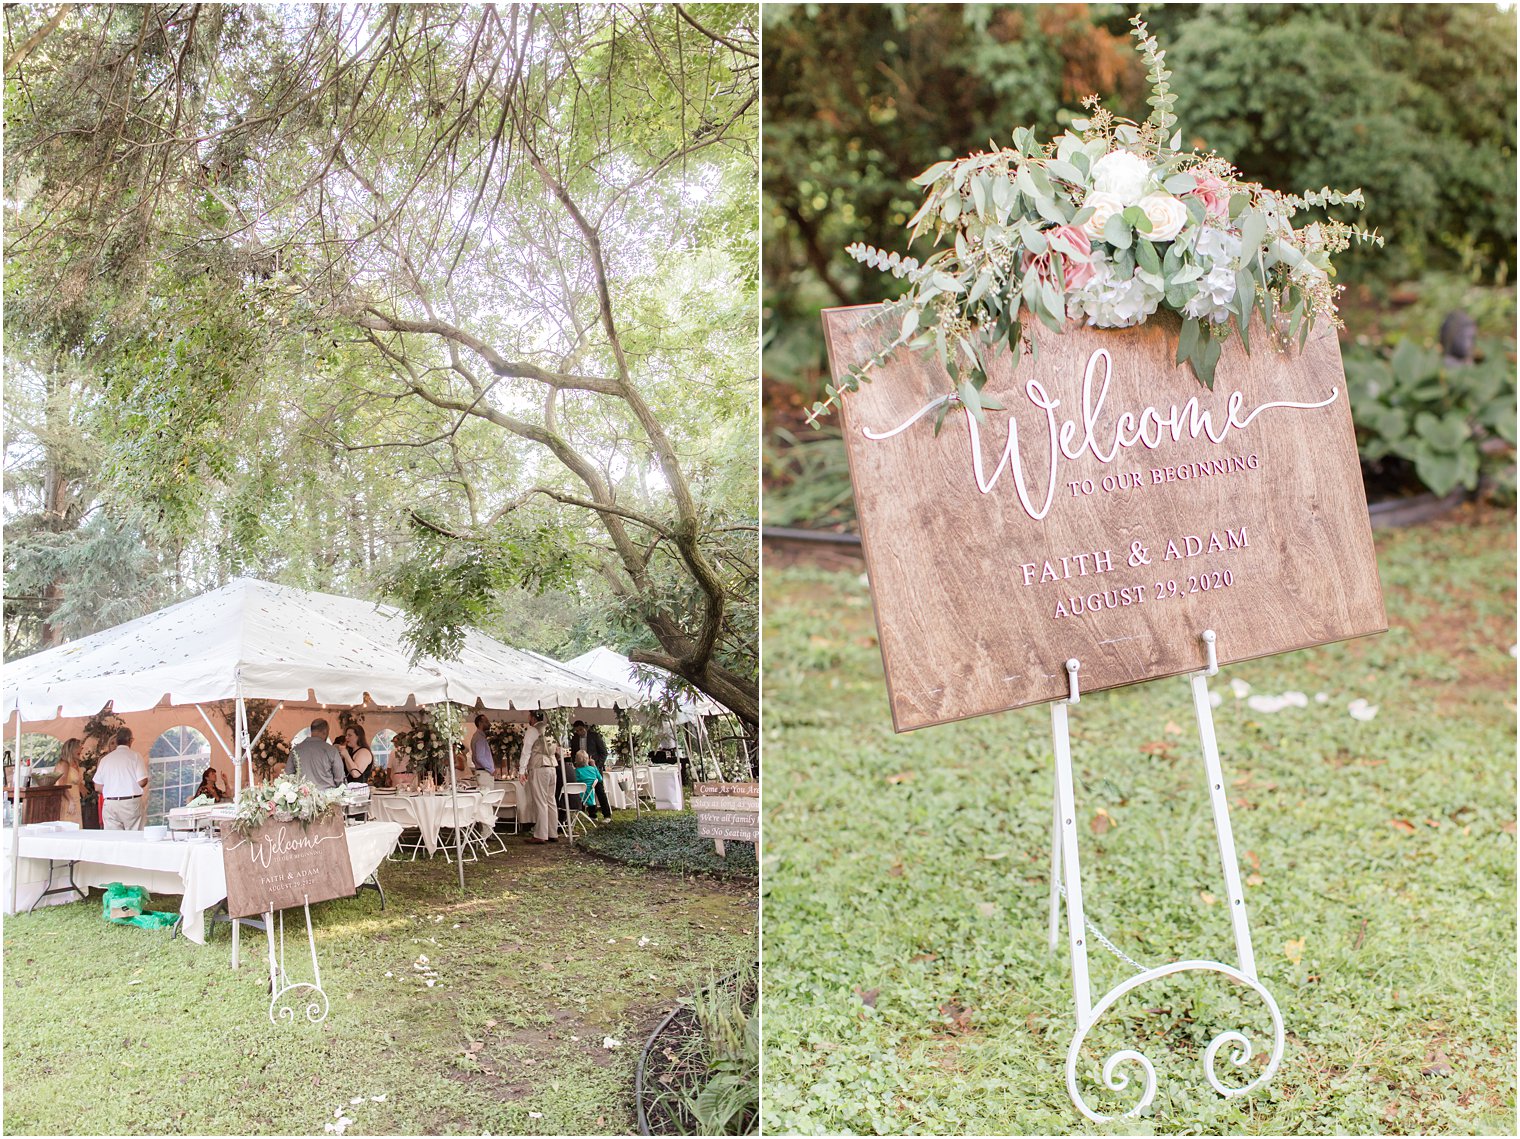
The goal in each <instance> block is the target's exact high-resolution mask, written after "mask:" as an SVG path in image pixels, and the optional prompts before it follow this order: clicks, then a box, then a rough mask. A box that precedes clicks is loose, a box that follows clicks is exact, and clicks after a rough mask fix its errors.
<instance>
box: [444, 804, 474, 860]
mask: <svg viewBox="0 0 1520 1139" xmlns="http://www.w3.org/2000/svg"><path fill="white" fill-rule="evenodd" d="M482 797H483V796H482V795H481V793H480V792H479V791H470V792H460V793H459V794H458V796H457V798H456V800H455V803H454V806H453V809H452V810H451V811H450V812H449V813H448V814H447V815H445V816H444V822H443V823H442V824H441V825H440V826H439V828H438V846H439V849H441V850H442V851H443V857H444V858H445V859H446V860H447V861H449V862H453V861H454V842H455V838H454V832H455V831H459V832H461V833H460V835H459V839H458V841H459V860H460V861H461V862H477V861H479V858H478V857H477V856H476V854H475V844H474V842H473V841H472V840H471V836H472V835H473V834H474V833H475V824H476V823H477V822H478V821H479V819H480V806H481V799H482ZM444 831H448V832H449V834H448V835H447V837H445V835H444Z"/></svg>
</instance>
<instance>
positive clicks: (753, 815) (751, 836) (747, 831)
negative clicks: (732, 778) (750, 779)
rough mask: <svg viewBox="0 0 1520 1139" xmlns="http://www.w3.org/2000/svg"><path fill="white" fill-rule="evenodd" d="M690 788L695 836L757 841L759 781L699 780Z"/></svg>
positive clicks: (758, 832)
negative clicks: (695, 816) (694, 813)
mask: <svg viewBox="0 0 1520 1139" xmlns="http://www.w3.org/2000/svg"><path fill="white" fill-rule="evenodd" d="M693 791H694V792H695V794H694V795H693V796H692V800H691V808H692V810H693V811H695V812H696V814H697V837H698V838H711V839H717V840H719V841H723V840H729V839H731V840H734V841H740V842H758V841H759V839H760V784H759V783H698V784H696V785H695V787H694V788H693Z"/></svg>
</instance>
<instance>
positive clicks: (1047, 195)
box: [811, 16, 1382, 430]
mask: <svg viewBox="0 0 1520 1139" xmlns="http://www.w3.org/2000/svg"><path fill="white" fill-rule="evenodd" d="M1130 23H1131V24H1133V25H1134V27H1135V33H1134V34H1135V36H1136V37H1137V39H1138V41H1139V50H1140V53H1141V55H1142V57H1143V58H1144V59H1145V62H1146V65H1147V75H1148V78H1149V80H1150V83H1151V89H1152V95H1151V97H1150V100H1149V103H1150V106H1151V108H1152V111H1151V115H1150V117H1149V118H1148V119H1147V120H1146V121H1145V122H1144V123H1143V124H1136V123H1132V122H1128V121H1125V120H1120V119H1116V118H1114V116H1113V115H1111V114H1110V113H1109V112H1108V111H1106V110H1104V109H1103V108H1101V107H1100V106H1098V103H1097V99H1096V97H1092V98H1089V99H1088V100H1086V102H1085V106H1086V107H1087V108H1088V111H1089V117H1088V118H1086V119H1079V120H1076V121H1075V122H1074V123H1073V124H1072V125H1073V128H1074V130H1075V132H1076V133H1073V132H1071V131H1068V132H1066V133H1065V134H1062V135H1061V136H1060V137H1059V138H1057V139H1055V140H1054V141H1053V142H1051V143H1049V144H1045V145H1041V144H1040V143H1039V141H1038V140H1037V139H1036V138H1035V136H1034V134H1033V133H1032V132H1031V131H1029V130H1028V129H1026V128H1022V127H1021V128H1019V129H1017V130H1015V131H1014V132H1013V145H1012V146H1011V147H1004V148H1001V149H999V150H996V151H992V152H988V153H979V154H973V155H970V156H968V157H966V158H961V159H957V160H955V161H946V162H938V163H935V164H934V165H933V166H931V167H930V168H929V169H928V170H925V171H924V172H923V173H922V174H920V175H919V176H918V177H917V178H915V179H914V181H915V182H916V183H917V184H919V185H920V186H924V187H926V188H927V189H926V194H925V198H924V202H923V205H922V206H921V207H920V208H919V210H918V212H917V213H916V214H915V215H914V216H913V218H912V220H911V221H910V222H909V223H908V225H909V232H910V236H911V237H912V238H917V237H919V236H920V235H921V234H926V233H932V234H933V236H934V241H935V243H936V244H937V245H945V246H947V247H946V248H942V249H940V250H939V251H938V252H936V253H935V254H934V255H933V256H931V257H929V258H928V259H927V260H926V261H924V262H922V263H920V262H918V261H917V260H916V259H914V258H911V257H902V256H900V255H899V254H897V253H886V252H883V251H881V250H878V249H874V248H871V247H869V246H865V245H853V246H851V247H850V248H849V250H848V252H849V253H850V254H851V255H852V256H854V257H855V258H856V259H857V260H859V261H861V262H863V263H865V264H867V265H870V266H872V267H874V268H877V269H881V270H882V271H884V272H890V273H892V274H893V275H894V276H896V277H899V278H906V279H907V280H908V281H909V282H910V288H909V290H908V292H907V293H906V294H904V295H903V296H902V297H901V298H900V299H898V300H897V301H894V302H892V303H890V304H889V305H887V306H886V307H885V309H884V313H883V319H886V320H890V321H893V322H896V327H897V335H896V336H895V337H894V338H893V340H892V342H891V343H890V344H889V345H888V346H887V347H886V348H885V349H884V350H883V351H882V352H881V353H879V354H878V355H877V356H876V357H875V358H873V359H872V360H871V361H869V362H867V363H866V364H865V365H864V366H862V367H860V368H858V369H856V370H855V371H853V372H852V373H851V374H850V375H849V376H848V377H847V378H846V379H845V380H844V381H843V382H842V386H843V388H844V389H845V390H849V391H853V390H855V389H856V388H857V387H858V386H859V385H860V384H861V383H862V382H866V381H868V380H869V379H870V372H871V370H872V369H873V368H875V367H878V366H879V365H881V364H882V363H884V362H885V361H886V359H887V358H888V357H890V356H891V355H892V354H893V353H895V352H896V351H897V350H898V349H900V348H903V347H907V348H909V349H912V350H914V351H919V352H929V351H932V352H934V353H935V354H936V356H937V357H938V359H939V361H940V363H941V364H942V365H943V366H944V368H945V370H946V371H947V372H948V373H949V375H950V378H951V381H952V383H953V384H954V393H953V395H952V396H951V398H950V399H949V400H947V402H946V403H945V404H943V405H942V406H941V408H940V412H939V419H938V420H937V421H936V424H935V429H936V430H938V428H939V424H940V423H942V422H943V420H944V416H945V414H946V413H947V412H948V411H949V410H950V408H951V407H952V406H954V405H955V404H957V403H963V404H965V405H966V406H967V407H968V408H969V409H970V410H971V411H972V413H973V414H975V415H976V416H977V417H978V418H980V417H981V413H982V410H983V409H984V408H989V407H997V406H998V405H997V404H996V403H995V402H994V401H993V400H992V398H991V397H990V396H988V395H985V394H983V391H982V389H983V386H984V385H985V384H986V382H987V363H988V360H989V359H990V357H991V354H992V353H994V352H996V351H997V350H999V349H1001V348H1004V347H1006V348H1007V350H1008V351H1010V352H1011V353H1012V354H1013V357H1014V360H1015V362H1016V361H1017V359H1018V354H1019V352H1020V351H1021V349H1024V348H1028V349H1029V350H1030V351H1031V352H1032V351H1033V350H1034V345H1033V341H1032V340H1030V339H1029V338H1028V337H1027V336H1026V335H1025V325H1026V322H1027V321H1028V320H1030V319H1031V318H1034V319H1037V320H1039V321H1041V322H1043V323H1044V324H1045V325H1047V326H1048V327H1050V328H1051V329H1053V330H1054V331H1056V332H1060V331H1062V330H1064V328H1065V327H1066V324H1067V322H1068V321H1071V320H1085V321H1086V322H1087V323H1088V324H1089V325H1093V326H1095V327H1099V328H1124V327H1128V326H1132V325H1136V324H1140V323H1142V322H1143V321H1145V320H1147V319H1148V318H1150V317H1151V316H1152V315H1154V314H1155V313H1156V312H1158V311H1161V310H1163V309H1165V310H1169V311H1171V312H1174V313H1176V314H1177V315H1178V316H1179V317H1180V318H1181V319H1182V331H1181V335H1180V336H1179V338H1178V343H1177V362H1178V363H1183V362H1186V363H1187V364H1188V365H1189V366H1190V367H1191V368H1192V370H1193V373H1194V374H1195V375H1196V376H1197V377H1198V378H1199V380H1201V381H1202V382H1203V384H1204V385H1205V386H1207V387H1210V388H1212V387H1213V383H1214V370H1215V368H1216V366H1217V365H1218V363H1219V357H1220V352H1221V350H1222V348H1223V346H1224V343H1225V342H1226V341H1227V340H1228V339H1229V338H1230V337H1231V336H1232V335H1237V336H1239V337H1240V339H1241V342H1242V344H1243V345H1244V347H1245V349H1246V351H1248V352H1249V351H1250V350H1251V342H1250V324H1251V318H1252V315H1253V314H1254V313H1259V314H1260V315H1261V318H1262V321H1263V324H1264V326H1265V327H1266V328H1267V329H1269V330H1270V331H1271V334H1272V337H1273V339H1274V340H1275V341H1276V342H1277V343H1278V344H1279V345H1280V346H1285V345H1287V344H1288V343H1290V342H1291V341H1293V340H1295V339H1296V340H1297V341H1298V342H1299V344H1300V345H1302V343H1303V341H1304V340H1305V339H1306V338H1307V337H1308V334H1309V329H1310V328H1311V327H1312V326H1313V324H1314V322H1315V321H1317V320H1320V319H1329V320H1332V321H1334V320H1335V318H1336V314H1335V301H1336V296H1337V294H1338V293H1339V291H1340V290H1339V288H1338V287H1337V286H1335V285H1334V284H1332V283H1331V277H1332V276H1333V275H1334V269H1333V268H1332V267H1331V264H1330V258H1331V256H1332V255H1333V254H1335V253H1338V252H1340V251H1341V250H1343V249H1345V248H1347V247H1348V246H1349V245H1350V244H1351V242H1352V241H1353V240H1370V241H1374V242H1376V243H1378V244H1381V243H1382V239H1381V238H1380V237H1378V236H1377V235H1376V234H1374V233H1369V232H1367V231H1365V230H1363V229H1360V228H1357V227H1355V226H1351V225H1347V224H1346V223H1344V222H1339V221H1331V220H1320V221H1315V222H1312V223H1310V224H1307V225H1302V226H1301V228H1295V227H1294V225H1293V219H1294V217H1295V216H1296V215H1297V214H1298V213H1299V212H1300V211H1302V210H1304V209H1306V208H1309V207H1323V206H1330V205H1353V206H1361V205H1362V204H1363V203H1362V195H1361V191H1360V190H1352V191H1350V192H1347V193H1342V192H1339V191H1336V190H1331V189H1329V188H1328V187H1327V188H1325V189H1323V190H1320V191H1317V192H1309V193H1305V194H1303V195H1302V196H1294V195H1287V194H1279V193H1275V192H1272V191H1269V190H1267V189H1265V188H1263V187H1262V186H1261V185H1260V184H1258V183H1255V182H1247V181H1245V180H1243V179H1242V178H1241V177H1240V175H1239V174H1238V172H1237V171H1236V170H1235V169H1234V168H1233V167H1232V166H1231V165H1230V164H1229V163H1228V162H1227V161H1225V160H1224V159H1222V158H1219V157H1218V156H1217V155H1213V154H1208V155H1205V154H1200V153H1197V152H1195V151H1192V150H1183V149H1182V135H1181V132H1180V131H1179V132H1175V133H1173V127H1174V126H1175V123H1176V117H1175V116H1174V115H1173V114H1172V105H1173V102H1174V100H1175V97H1174V96H1173V95H1172V94H1171V90H1170V87H1169V85H1168V80H1169V79H1170V78H1171V73H1170V72H1169V71H1167V69H1166V67H1165V53H1163V52H1162V51H1161V50H1160V49H1159V48H1158V46H1157V43H1156V40H1155V39H1154V38H1153V37H1152V36H1150V35H1149V34H1148V33H1147V31H1146V27H1145V23H1144V21H1143V20H1142V19H1141V18H1140V17H1139V16H1136V17H1134V18H1133V19H1132V20H1131V21H1130ZM839 394H840V393H839V389H836V388H834V387H833V386H830V387H829V388H828V390H827V399H825V400H824V401H823V402H820V403H818V404H816V405H814V407H813V409H812V413H811V418H812V419H813V420H814V421H815V422H816V420H817V418H818V416H820V415H822V414H823V413H824V412H826V411H827V410H828V409H829V407H830V406H831V405H833V404H835V403H836V402H837V401H838V397H839Z"/></svg>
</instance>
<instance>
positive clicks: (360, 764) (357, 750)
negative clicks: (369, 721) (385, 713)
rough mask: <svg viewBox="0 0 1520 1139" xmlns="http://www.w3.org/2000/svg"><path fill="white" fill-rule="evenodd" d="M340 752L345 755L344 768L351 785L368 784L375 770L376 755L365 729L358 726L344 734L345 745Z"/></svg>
mask: <svg viewBox="0 0 1520 1139" xmlns="http://www.w3.org/2000/svg"><path fill="white" fill-rule="evenodd" d="M338 750H339V751H340V752H341V753H342V754H343V767H344V769H345V770H346V771H347V772H348V781H349V782H350V783H368V782H369V777H370V775H371V773H372V772H373V771H374V770H375V755H374V753H373V752H372V751H370V750H369V739H368V738H367V737H366V736H365V734H364V729H363V728H361V727H358V726H357V725H356V726H354V727H352V728H349V729H348V731H346V732H344V733H343V743H342V744H341V745H340V746H339V748H338Z"/></svg>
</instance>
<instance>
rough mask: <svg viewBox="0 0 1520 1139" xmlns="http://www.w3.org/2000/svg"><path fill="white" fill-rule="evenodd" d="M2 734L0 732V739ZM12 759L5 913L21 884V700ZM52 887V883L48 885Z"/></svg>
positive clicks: (12, 909) (13, 908)
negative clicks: (9, 840)
mask: <svg viewBox="0 0 1520 1139" xmlns="http://www.w3.org/2000/svg"><path fill="white" fill-rule="evenodd" d="M3 737H4V733H3V732H0V738H3ZM12 758H13V759H14V760H15V763H16V765H15V767H13V768H11V772H12V774H11V795H12V796H13V801H12V804H11V896H10V908H9V909H7V910H6V911H5V912H6V913H8V914H13V913H15V912H16V907H17V904H18V899H19V898H20V896H21V893H20V891H21V884H20V882H19V881H18V879H19V878H20V876H21V700H20V698H19V697H18V698H17V700H16V751H15V753H14V755H13V756H12ZM49 885H52V883H49Z"/></svg>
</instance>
